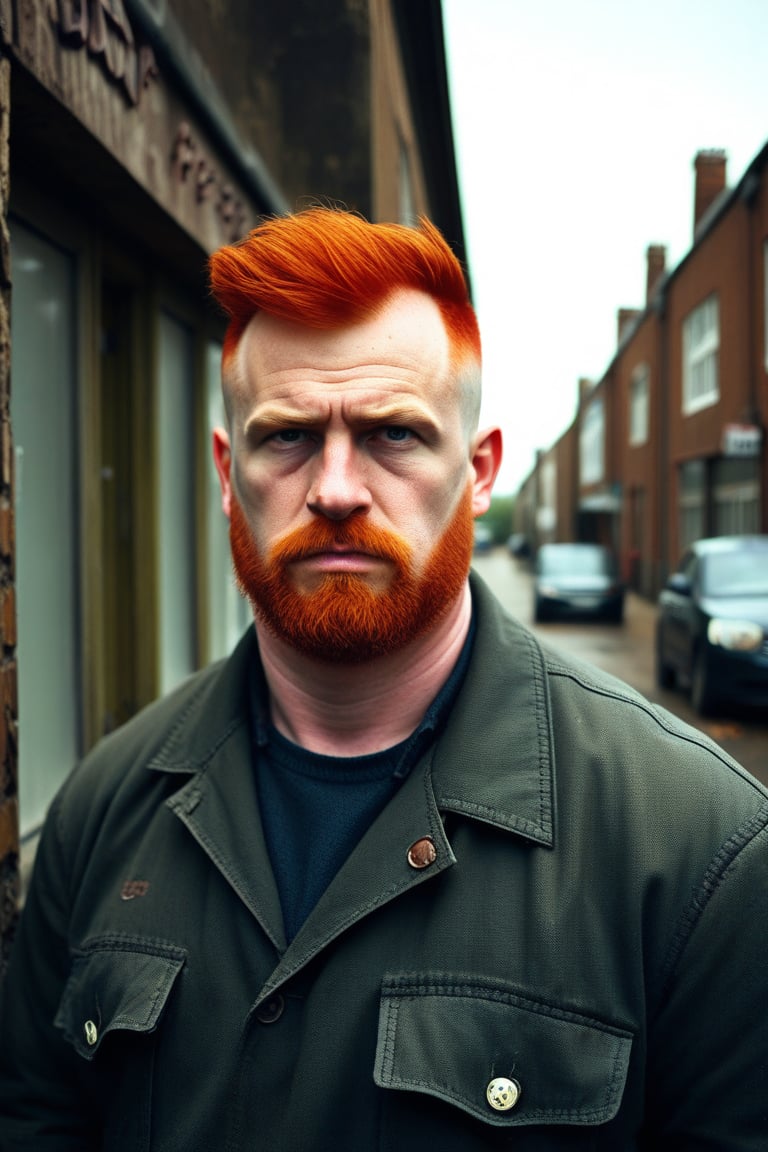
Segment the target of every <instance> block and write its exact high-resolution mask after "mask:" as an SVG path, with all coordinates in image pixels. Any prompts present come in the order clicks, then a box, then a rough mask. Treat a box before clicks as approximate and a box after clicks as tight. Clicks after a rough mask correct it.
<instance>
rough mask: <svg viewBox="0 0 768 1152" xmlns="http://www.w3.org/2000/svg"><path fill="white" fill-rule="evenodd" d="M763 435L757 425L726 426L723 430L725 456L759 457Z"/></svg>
mask: <svg viewBox="0 0 768 1152" xmlns="http://www.w3.org/2000/svg"><path fill="white" fill-rule="evenodd" d="M762 439H763V433H762V431H761V429H760V428H759V427H758V426H757V425H755V424H726V425H725V427H724V428H723V439H722V450H723V456H753V457H754V456H759V455H760V445H761V443H762Z"/></svg>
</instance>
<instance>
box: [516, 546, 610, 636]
mask: <svg viewBox="0 0 768 1152" xmlns="http://www.w3.org/2000/svg"><path fill="white" fill-rule="evenodd" d="M553 616H573V617H589V618H591V617H598V618H602V619H604V620H610V621H613V622H614V623H617V624H620V623H621V621H622V620H623V618H624V586H623V584H622V582H621V580H620V579H619V575H618V570H617V565H616V559H615V556H614V554H613V552H611V550H610V549H609V548H605V547H603V546H602V545H601V544H543V545H542V546H541V548H539V550H538V552H537V553H536V563H535V567H534V602H533V617H534V620H537V621H541V620H549V619H551V618H552V617H553Z"/></svg>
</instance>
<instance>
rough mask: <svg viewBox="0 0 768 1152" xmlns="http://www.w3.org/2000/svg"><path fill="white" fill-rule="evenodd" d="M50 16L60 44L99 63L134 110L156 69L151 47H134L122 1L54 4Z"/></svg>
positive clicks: (62, 0) (76, 0)
mask: <svg viewBox="0 0 768 1152" xmlns="http://www.w3.org/2000/svg"><path fill="white" fill-rule="evenodd" d="M50 14H51V19H52V21H53V23H54V24H55V26H56V27H57V28H58V30H59V38H60V39H61V41H62V43H63V44H65V45H67V46H69V47H71V48H77V49H84V50H85V51H86V52H87V53H88V55H89V56H92V57H93V58H94V59H95V60H98V61H99V62H100V63H101V65H102V67H103V69H104V71H105V72H106V74H107V76H108V77H109V78H110V79H111V80H113V81H114V82H115V83H116V84H118V85H119V86H120V88H121V89H122V91H123V92H124V94H125V95H126V96H127V98H128V100H129V101H130V103H131V104H133V105H134V107H136V106H137V105H138V103H139V101H140V100H141V94H142V92H143V91H144V89H145V88H147V87H148V86H149V83H150V81H152V80H155V79H156V78H157V76H158V69H157V64H156V62H155V56H154V53H153V51H152V49H151V48H150V46H149V45H148V44H141V45H137V44H136V41H135V39H134V36H133V29H132V28H131V25H130V23H129V21H128V17H127V16H126V14H125V9H124V8H123V0H54V2H53V3H52V4H51V5H50Z"/></svg>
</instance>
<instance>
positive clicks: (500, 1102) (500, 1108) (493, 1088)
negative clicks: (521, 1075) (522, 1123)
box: [485, 1076, 520, 1112]
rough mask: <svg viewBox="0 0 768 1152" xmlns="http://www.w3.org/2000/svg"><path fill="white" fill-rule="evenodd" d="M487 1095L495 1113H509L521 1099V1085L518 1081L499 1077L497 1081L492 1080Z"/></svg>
mask: <svg viewBox="0 0 768 1152" xmlns="http://www.w3.org/2000/svg"><path fill="white" fill-rule="evenodd" d="M485 1094H486V1096H487V1097H488V1103H489V1104H490V1106H491V1108H493V1110H494V1112H508V1111H509V1109H510V1108H514V1106H515V1104H517V1102H518V1100H519V1099H520V1085H519V1084H518V1082H517V1080H508V1079H507V1077H506V1076H497V1077H496V1079H495V1080H491V1082H490V1084H489V1085H488V1087H487V1089H486V1091H485Z"/></svg>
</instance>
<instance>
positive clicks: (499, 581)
mask: <svg viewBox="0 0 768 1152" xmlns="http://www.w3.org/2000/svg"><path fill="white" fill-rule="evenodd" d="M473 567H474V568H475V569H476V571H477V572H478V573H479V574H480V575H481V576H482V577H483V579H484V580H485V581H486V583H487V584H489V585H490V587H491V588H492V589H493V591H494V592H495V593H496V595H497V596H498V598H499V600H501V602H502V604H503V605H504V606H505V607H506V608H507V610H508V611H509V612H511V613H512V615H513V616H516V617H517V618H518V620H521V621H522V622H523V623H524V624H526V625H527V626H528V627H529V628H531V629H532V630H533V631H534V632H535V633H536V634H537V635H538V636H539V637H540V638H541V639H542V640H543V641H545V642H546V643H547V644H548V645H550V646H551V647H554V648H558V649H560V650H561V651H563V652H571V653H573V654H574V655H576V656H578V657H579V658H580V659H582V660H588V661H589V662H590V663H592V664H596V665H597V666H598V667H600V668H604V669H605V671H607V672H611V673H612V674H613V675H614V676H618V677H620V678H621V679H622V680H624V681H626V683H628V684H631V685H632V687H633V688H636V689H637V690H638V691H639V692H642V693H643V695H644V696H646V697H647V698H648V699H649V700H653V701H654V702H655V703H657V704H661V705H662V706H663V707H664V708H667V709H668V710H669V711H670V712H674V713H675V715H677V716H679V717H680V718H681V719H683V720H685V721H686V722H687V723H689V724H692V725H693V726H694V727H696V728H699V729H700V730H701V731H702V732H706V733H707V735H708V736H711V737H712V739H713V740H715V741H716V742H717V743H718V744H719V745H720V746H721V747H722V748H724V749H725V750H726V751H727V752H730V754H731V755H732V756H734V757H735V758H736V759H737V760H738V761H739V762H740V763H741V764H743V765H744V767H745V768H747V769H748V770H749V771H750V772H752V773H753V774H754V775H755V776H757V777H758V779H760V780H762V781H763V783H764V784H767V785H768V717H767V716H765V714H764V713H762V712H761V713H759V714H758V713H756V712H755V711H751V712H746V713H743V714H742V713H729V714H727V715H726V714H723V715H722V716H718V717H717V718H714V717H713V718H712V719H706V720H705V719H703V718H702V717H700V716H698V715H697V714H696V713H695V712H694V711H693V709H692V708H691V706H690V704H689V702H688V699H687V696H686V694H685V693H684V692H683V691H674V692H670V691H665V690H664V689H662V688H658V687H657V686H656V682H655V673H654V628H655V622H656V609H655V606H654V605H653V604H650V603H648V602H647V601H646V600H643V599H641V598H640V597H638V596H634V595H630V596H629V597H628V599H627V604H626V612H625V621H624V624H623V626H621V627H617V626H616V625H615V624H602V623H592V622H568V623H562V622H559V621H552V622H548V623H546V624H534V623H533V618H532V607H533V596H532V591H531V576H530V572H529V570H528V568H527V566H526V564H525V562H523V561H520V560H517V559H513V558H512V557H511V556H509V555H508V553H507V552H506V551H505V550H504V549H502V548H497V549H495V550H494V551H492V552H489V553H485V554H482V555H476V556H475V557H474V559H473Z"/></svg>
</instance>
